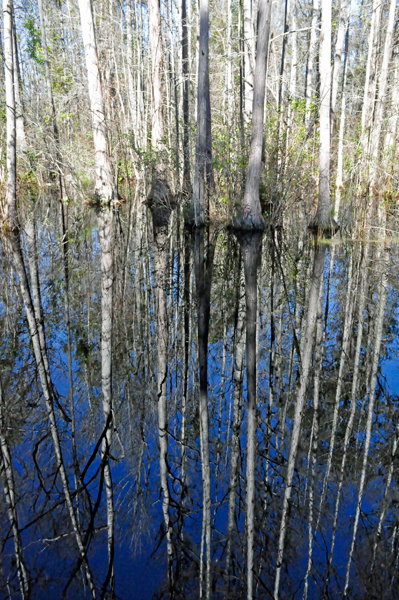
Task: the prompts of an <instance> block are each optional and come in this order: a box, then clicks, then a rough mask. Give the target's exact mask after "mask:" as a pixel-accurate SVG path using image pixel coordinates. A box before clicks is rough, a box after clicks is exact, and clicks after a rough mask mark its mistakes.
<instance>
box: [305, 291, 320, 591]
mask: <svg viewBox="0 0 399 600" xmlns="http://www.w3.org/2000/svg"><path fill="white" fill-rule="evenodd" d="M323 338H324V336H323V294H320V295H319V307H318V311H317V320H316V351H315V367H314V368H315V375H314V393H313V421H312V430H311V434H310V441H309V454H308V465H309V463H311V465H312V466H311V474H310V484H309V502H308V505H309V516H308V539H309V545H308V566H307V569H306V574H305V583H304V589H303V600H307V597H308V591H309V575H310V573H311V570H312V565H313V535H314V533H313V521H314V515H313V512H314V485H315V480H316V467H317V449H318V444H319V396H320V373H321V367H322V362H323V349H324V344H323V341H324V340H323ZM305 498H306V489H305ZM316 529H317V528H316Z"/></svg>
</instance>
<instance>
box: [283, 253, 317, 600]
mask: <svg viewBox="0 0 399 600" xmlns="http://www.w3.org/2000/svg"><path fill="white" fill-rule="evenodd" d="M325 252H326V247H325V246H324V245H321V246H318V247H317V248H316V256H315V259H314V264H313V273H312V279H311V284H310V292H309V305H308V314H307V318H306V326H305V330H304V347H303V352H302V353H301V354H302V375H301V379H300V386H299V388H298V394H297V398H296V403H295V414H294V424H293V427H292V436H291V447H290V453H289V457H288V464H287V473H286V478H285V490H284V500H283V509H282V515H281V525H280V533H279V542H278V554H277V567H276V578H275V582H274V598H275V600H277V599H278V596H279V588H280V576H281V568H282V565H283V557H284V548H285V537H286V532H287V521H288V507H289V501H290V498H291V492H292V484H293V478H294V468H295V462H296V456H297V452H298V444H299V435H300V431H301V423H302V415H303V410H304V402H305V395H306V389H307V385H308V379H309V372H310V366H311V358H312V349H313V337H314V328H315V323H316V316H317V309H318V304H319V294H321V293H322V283H323V271H324V257H325Z"/></svg>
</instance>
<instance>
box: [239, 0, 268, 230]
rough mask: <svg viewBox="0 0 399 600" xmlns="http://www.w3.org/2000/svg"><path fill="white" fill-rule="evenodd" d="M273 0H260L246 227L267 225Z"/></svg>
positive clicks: (244, 204)
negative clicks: (264, 169)
mask: <svg viewBox="0 0 399 600" xmlns="http://www.w3.org/2000/svg"><path fill="white" fill-rule="evenodd" d="M270 15H271V1H270V0H260V2H259V17H258V41H257V47H256V66H255V84H254V98H253V109H252V134H251V147H250V154H249V163H248V173H247V181H246V185H245V194H244V198H243V202H242V207H241V211H240V214H239V216H238V218H237V226H238V227H242V228H244V229H260V230H262V229H264V226H265V225H264V220H263V216H262V210H261V206H260V200H259V185H260V174H261V166H262V144H263V117H264V109H265V87H266V65H267V54H268V48H269V30H270Z"/></svg>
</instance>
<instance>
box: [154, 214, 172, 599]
mask: <svg viewBox="0 0 399 600" xmlns="http://www.w3.org/2000/svg"><path fill="white" fill-rule="evenodd" d="M154 215H155V213H154V212H153V217H154ZM168 221H169V219H167V218H165V220H164V222H163V223H157V222H156V221H154V242H155V245H154V268H155V285H156V298H157V325H158V342H157V357H158V365H157V400H158V439H159V465H160V467H159V470H160V475H161V488H162V512H163V517H164V524H165V533H166V544H167V560H168V579H169V588H170V593H171V594H172V595H173V586H174V577H173V543H172V524H171V519H170V490H169V484H168V470H169V467H168V435H169V433H168V414H167V385H168V345H169V340H168V318H167V293H166V287H167V272H168V242H169V240H168Z"/></svg>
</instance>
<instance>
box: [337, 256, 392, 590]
mask: <svg viewBox="0 0 399 600" xmlns="http://www.w3.org/2000/svg"><path fill="white" fill-rule="evenodd" d="M382 251H383V252H384V257H383V260H382V265H381V278H380V281H379V286H378V293H379V295H378V302H377V315H376V328H375V339H374V344H373V359H372V369H371V380H370V389H369V394H368V407H367V423H366V437H365V441H364V452H363V462H362V470H361V476H360V484H359V491H358V499H357V505H356V514H355V522H354V525H353V533H352V542H351V547H350V551H349V558H348V563H347V567H346V577H345V587H344V593H343V597H344V598H345V597H347V593H348V587H349V577H350V568H351V564H352V558H353V552H354V549H355V542H356V534H357V527H358V524H359V518H360V511H361V506H362V500H363V492H364V487H365V482H366V472H367V461H368V455H369V449H370V441H371V430H372V424H373V418H374V403H375V391H376V385H377V373H378V365H379V359H380V347H381V339H382V332H383V324H384V312H385V304H386V298H387V285H388V282H387V258H386V253H387V252H388V251H387V249H385V248H384V249H383V250H382ZM352 401H353V398H352Z"/></svg>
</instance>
